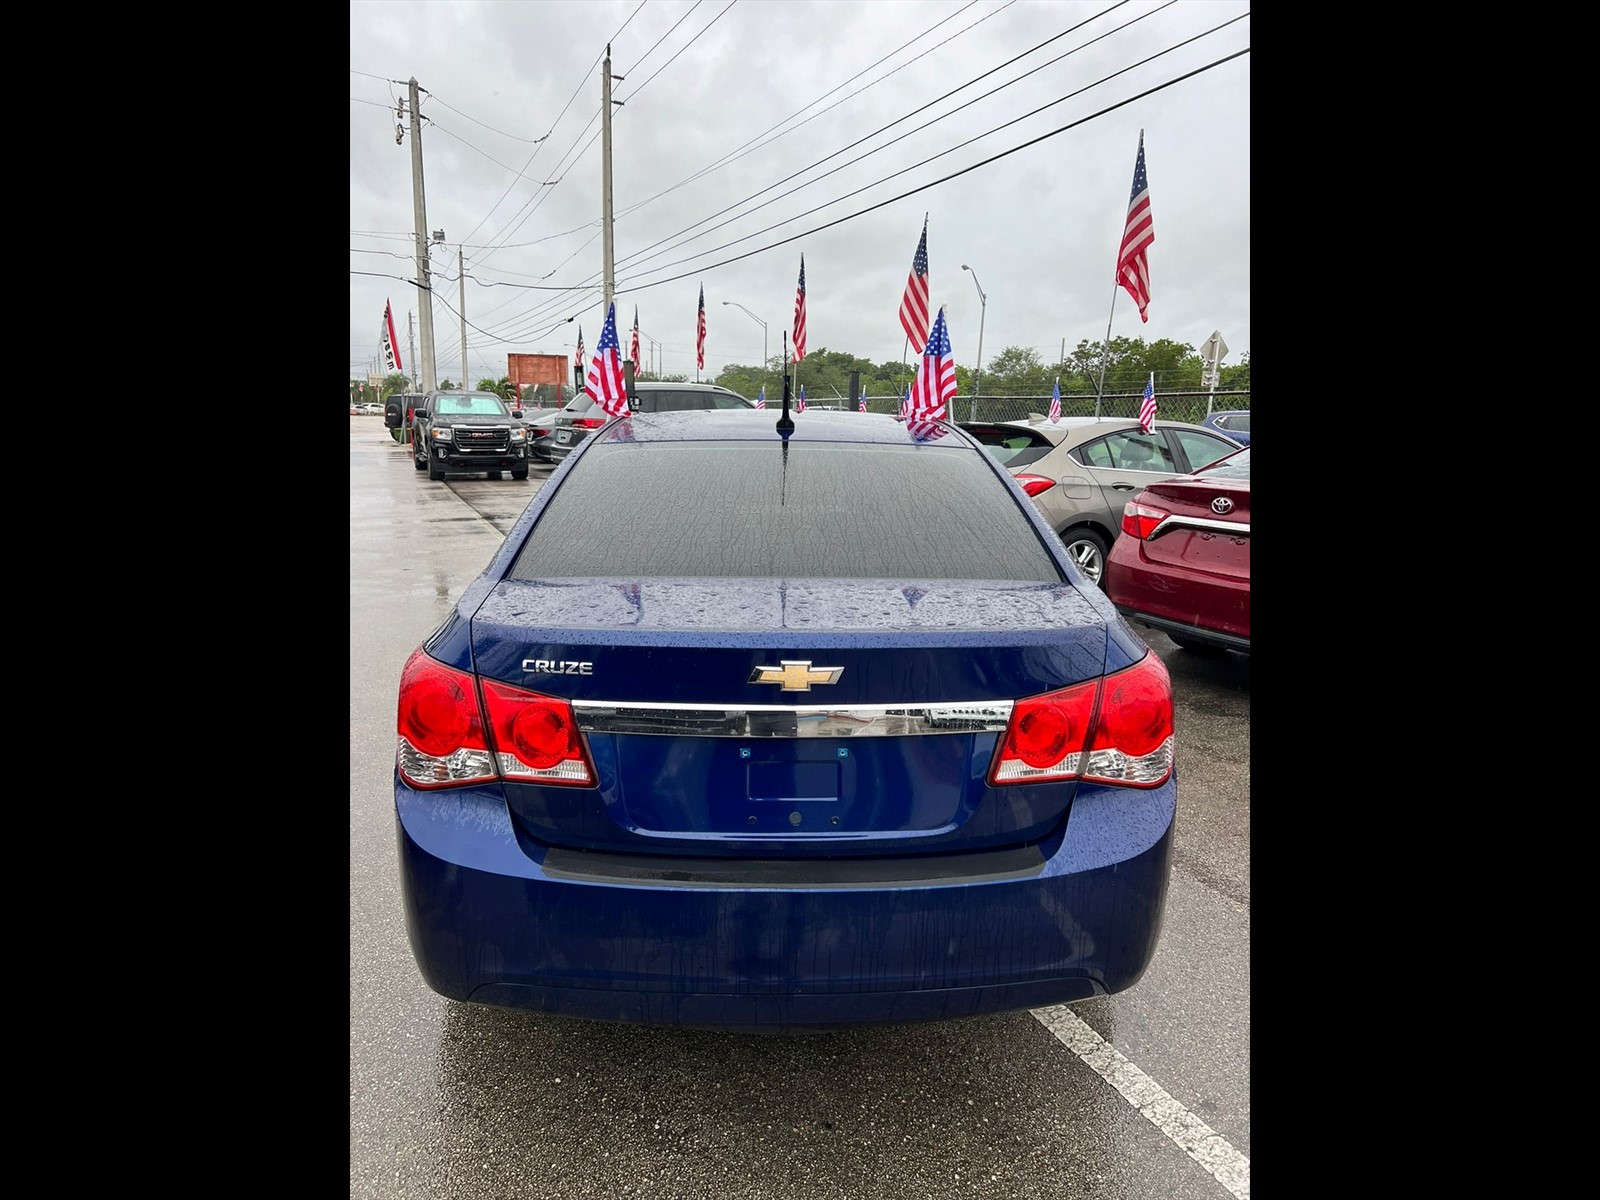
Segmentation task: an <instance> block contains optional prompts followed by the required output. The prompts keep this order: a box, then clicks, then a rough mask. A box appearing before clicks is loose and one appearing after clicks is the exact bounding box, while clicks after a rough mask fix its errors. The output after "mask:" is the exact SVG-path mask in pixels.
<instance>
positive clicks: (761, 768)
mask: <svg viewBox="0 0 1600 1200" xmlns="http://www.w3.org/2000/svg"><path fill="white" fill-rule="evenodd" d="M1107 637H1108V632H1107V621H1106V616H1105V614H1104V612H1103V609H1102V608H1101V607H1099V606H1096V605H1095V604H1093V603H1091V602H1090V601H1089V600H1087V599H1085V597H1084V596H1082V595H1081V594H1080V593H1079V592H1078V591H1077V590H1076V589H1075V588H1074V587H1073V586H1072V585H1071V584H1070V583H1060V584H1034V583H1003V582H993V583H991V582H984V581H971V580H962V581H954V582H949V581H922V582H915V583H907V582H905V581H892V582H891V581H873V580H859V579H851V580H815V579H807V580H803V581H801V580H785V579H737V580H707V579H690V580H661V579H649V580H642V581H626V582H625V581H616V580H574V579H559V580H505V581H502V582H500V583H499V584H497V585H496V586H495V587H494V588H493V590H492V591H491V592H490V593H489V595H488V597H487V599H486V600H485V602H484V603H483V604H482V606H481V607H480V608H479V609H478V611H477V613H476V615H475V617H474V619H473V622H472V648H473V657H474V664H475V669H476V670H477V672H478V674H479V675H481V676H482V677H484V678H486V679H494V680H498V681H500V682H503V683H507V684H510V685H512V686H515V687H519V688H524V689H527V690H530V691H536V692H541V693H544V694H546V695H554V696H561V697H564V698H566V699H568V700H569V701H571V702H572V704H573V709H574V715H575V718H576V721H577V723H578V725H579V727H580V729H582V730H583V731H584V736H585V738H586V741H587V744H588V746H589V749H590V752H591V754H592V755H593V758H594V763H595V768H596V771H597V773H598V777H599V781H598V786H597V787H594V788H563V787H558V786H551V785H547V784H507V785H506V795H507V800H508V803H509V805H510V808H511V811H512V813H513V814H514V816H515V817H516V818H517V820H518V821H519V823H520V825H521V827H522V829H523V830H524V832H526V833H527V834H528V835H530V836H532V837H534V838H536V839H538V840H539V841H542V842H544V843H546V844H550V845H558V846H566V847H571V848H580V849H581V848H588V849H605V850H633V851H636V852H640V853H651V854H660V853H677V854H692V855H702V856H704V855H735V854H737V855H751V854H755V855H761V856H767V857H775V856H778V857H781V856H802V857H803V856H829V857H837V856H851V855H884V854H897V853H907V852H912V851H922V852H926V851H933V850H971V849H986V848H992V847H996V846H1003V845H1018V844H1023V843H1025V842H1029V841H1034V840H1038V839H1040V838H1042V837H1044V836H1046V835H1047V834H1048V833H1049V832H1051V830H1053V829H1054V828H1055V827H1056V826H1057V825H1058V824H1059V822H1060V819H1061V817H1062V816H1063V815H1064V813H1065V812H1066V809H1067V806H1068V804H1069V803H1070V800H1071V795H1072V787H1071V785H1070V784H1064V783H1055V784H1036V785H1029V786H1024V787H1009V788H1002V789H993V788H990V787H989V785H988V781H987V775H988V771H989V767H990V763H991V761H992V758H993V755H994V750H995V747H996V745H997V744H998V741H999V739H1000V738H1001V736H1002V734H1003V732H1004V730H1005V727H1006V724H1007V721H1008V720H1009V717H1010V711H1011V705H1012V703H1013V702H1014V701H1015V700H1017V699H1020V698H1022V697H1026V696H1032V695H1037V694H1040V693H1043V692H1047V691H1052V690H1055V689H1058V688H1062V687H1066V686H1068V685H1070V684H1074V683H1078V682H1081V681H1083V680H1086V679H1092V678H1096V677H1098V676H1099V675H1101V674H1102V673H1103V671H1104V669H1105V662H1106V654H1107Z"/></svg>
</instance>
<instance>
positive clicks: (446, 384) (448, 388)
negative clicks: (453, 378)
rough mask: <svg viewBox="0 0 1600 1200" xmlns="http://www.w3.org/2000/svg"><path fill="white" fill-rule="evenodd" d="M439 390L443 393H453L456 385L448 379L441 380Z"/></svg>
mask: <svg viewBox="0 0 1600 1200" xmlns="http://www.w3.org/2000/svg"><path fill="white" fill-rule="evenodd" d="M439 390H440V391H441V392H453V391H455V390H456V385H455V384H453V383H451V382H450V381H449V380H448V379H441V380H439Z"/></svg>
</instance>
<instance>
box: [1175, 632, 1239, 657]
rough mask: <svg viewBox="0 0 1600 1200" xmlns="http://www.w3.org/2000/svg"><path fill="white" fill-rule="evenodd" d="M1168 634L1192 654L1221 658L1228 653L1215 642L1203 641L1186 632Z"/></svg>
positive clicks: (1180, 646) (1179, 645)
mask: <svg viewBox="0 0 1600 1200" xmlns="http://www.w3.org/2000/svg"><path fill="white" fill-rule="evenodd" d="M1167 636H1168V637H1169V638H1171V639H1172V640H1173V642H1174V643H1176V644H1177V646H1178V647H1179V648H1180V649H1183V650H1187V651H1188V652H1189V653H1190V654H1198V655H1200V657H1202V658H1221V657H1222V656H1223V655H1224V654H1226V653H1227V650H1225V649H1224V648H1223V647H1221V646H1218V645H1216V644H1215V643H1214V642H1205V641H1201V640H1200V639H1199V638H1193V637H1189V636H1188V635H1186V634H1182V633H1169V634H1167Z"/></svg>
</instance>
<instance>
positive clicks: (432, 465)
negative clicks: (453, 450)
mask: <svg viewBox="0 0 1600 1200" xmlns="http://www.w3.org/2000/svg"><path fill="white" fill-rule="evenodd" d="M428 478H429V479H431V480H433V482H435V483H443V482H444V464H443V463H441V462H439V461H438V460H437V459H433V458H430V459H429V460H428Z"/></svg>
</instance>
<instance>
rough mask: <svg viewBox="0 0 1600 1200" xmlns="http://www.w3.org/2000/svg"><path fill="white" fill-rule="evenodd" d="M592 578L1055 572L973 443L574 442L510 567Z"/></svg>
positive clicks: (1048, 576) (1026, 575)
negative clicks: (577, 454) (568, 466)
mask: <svg viewBox="0 0 1600 1200" xmlns="http://www.w3.org/2000/svg"><path fill="white" fill-rule="evenodd" d="M595 576H599V577H611V578H617V577H621V578H626V579H644V578H658V579H659V578H741V579H751V578H755V579H764V578H773V577H783V578H815V579H996V580H1020V581H1026V582H1032V583H1060V582H1061V581H1062V575H1061V572H1060V571H1059V570H1058V569H1057V568H1056V565H1055V562H1054V560H1052V559H1051V557H1050V556H1049V554H1048V553H1047V552H1046V550H1045V548H1044V545H1043V543H1041V541H1040V540H1039V535H1038V534H1037V533H1036V532H1035V531H1034V528H1033V526H1032V524H1030V522H1029V520H1028V517H1027V516H1026V514H1025V513H1024V511H1023V510H1022V508H1021V507H1020V506H1019V504H1018V502H1017V500H1016V499H1015V498H1014V497H1013V496H1012V494H1011V492H1010V490H1009V489H1007V488H1006V486H1005V485H1004V484H1003V483H1002V482H1001V480H1000V479H999V478H997V477H996V475H995V473H994V471H993V469H992V468H991V467H990V466H989V464H987V463H986V462H985V461H984V460H983V459H982V458H981V457H980V456H979V455H978V454H977V453H975V452H974V451H971V450H968V449H965V448H956V447H952V448H950V449H943V448H934V447H928V446H916V447H913V446H882V445H855V444H839V443H820V444H818V443H812V444H802V445H791V446H789V447H788V451H787V456H785V453H784V448H783V447H782V446H777V445H771V444H769V443H751V442H666V443H661V442H652V443H644V442H636V443H632V444H622V443H613V442H606V443H603V444H601V445H597V446H594V447H592V448H591V449H590V450H589V451H588V452H587V453H585V454H584V456H583V457H582V459H580V460H578V462H577V463H576V465H575V469H574V470H573V472H572V474H571V476H570V477H569V478H568V479H567V480H566V482H565V483H563V484H562V486H561V488H560V490H559V491H558V492H556V494H555V495H554V496H553V497H552V498H551V500H550V503H549V506H548V507H547V508H546V509H545V510H544V512H543V513H542V514H540V517H539V520H538V522H537V523H536V524H535V525H534V527H533V530H532V531H531V532H530V533H529V535H528V540H527V541H526V542H524V543H523V546H522V549H521V551H520V552H519V553H518V555H517V560H516V563H515V564H514V565H513V567H512V568H511V573H510V578H513V579H559V578H576V577H595Z"/></svg>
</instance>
